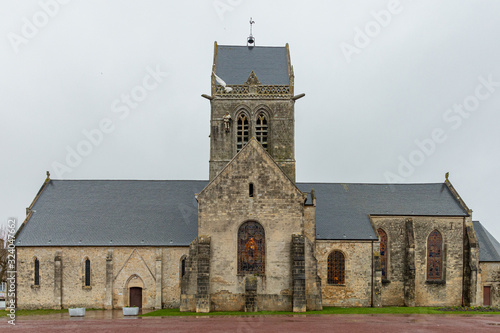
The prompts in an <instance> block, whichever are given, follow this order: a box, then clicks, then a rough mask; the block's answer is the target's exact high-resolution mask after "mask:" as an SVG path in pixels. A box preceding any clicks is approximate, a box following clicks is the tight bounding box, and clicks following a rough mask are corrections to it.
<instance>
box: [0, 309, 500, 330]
mask: <svg viewBox="0 0 500 333" xmlns="http://www.w3.org/2000/svg"><path fill="white" fill-rule="evenodd" d="M375 331H378V332H453V333H460V332H467V333H470V332H497V333H498V332H500V316H498V315H471V316H467V315H290V316H256V317H247V316H245V317H235V316H227V317H225V316H224V317H221V316H216V317H206V316H203V317H163V318H160V317H147V318H141V317H130V318H124V317H123V315H121V312H119V311H88V312H87V315H86V317H85V318H70V317H69V316H68V314H67V313H63V314H55V315H44V316H27V317H22V318H20V319H18V320H16V325H15V326H12V325H9V324H8V323H7V318H6V317H3V316H2V318H1V321H0V332H37V333H38V332H39V333H44V332H72V333H77V332H120V333H128V332H203V333H209V332H239V333H251V332H286V333H293V332H363V333H367V332H375Z"/></svg>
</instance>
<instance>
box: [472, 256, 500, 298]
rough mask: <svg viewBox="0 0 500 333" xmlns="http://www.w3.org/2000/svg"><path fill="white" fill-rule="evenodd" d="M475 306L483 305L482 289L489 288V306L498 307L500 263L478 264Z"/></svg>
mask: <svg viewBox="0 0 500 333" xmlns="http://www.w3.org/2000/svg"><path fill="white" fill-rule="evenodd" d="M479 271H480V274H479V278H478V284H479V288H478V292H477V298H478V299H477V304H478V305H483V300H484V299H483V297H484V295H483V291H484V287H490V302H491V303H490V304H491V306H496V307H500V262H480V263H479Z"/></svg>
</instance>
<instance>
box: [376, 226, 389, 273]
mask: <svg viewBox="0 0 500 333" xmlns="http://www.w3.org/2000/svg"><path fill="white" fill-rule="evenodd" d="M378 234H379V236H380V266H381V268H382V279H384V280H387V269H388V266H387V255H388V253H387V250H388V249H387V233H386V232H385V231H384V230H383V229H378Z"/></svg>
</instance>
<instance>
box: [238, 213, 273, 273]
mask: <svg viewBox="0 0 500 333" xmlns="http://www.w3.org/2000/svg"><path fill="white" fill-rule="evenodd" d="M265 259H266V237H265V234H264V228H263V227H262V226H261V225H260V223H258V222H254V221H250V222H245V223H244V224H242V225H241V226H240V229H239V230H238V274H246V273H254V274H255V273H258V274H265V268H266V267H265V263H266V260H265Z"/></svg>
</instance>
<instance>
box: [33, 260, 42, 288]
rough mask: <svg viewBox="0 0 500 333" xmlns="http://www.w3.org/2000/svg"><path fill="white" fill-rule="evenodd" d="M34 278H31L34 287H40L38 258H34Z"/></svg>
mask: <svg viewBox="0 0 500 333" xmlns="http://www.w3.org/2000/svg"><path fill="white" fill-rule="evenodd" d="M34 273H35V274H34V277H33V284H34V285H35V286H39V285H40V261H38V258H35V261H34Z"/></svg>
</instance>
